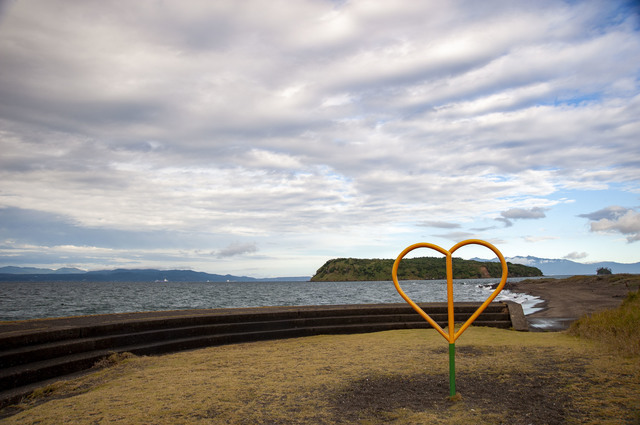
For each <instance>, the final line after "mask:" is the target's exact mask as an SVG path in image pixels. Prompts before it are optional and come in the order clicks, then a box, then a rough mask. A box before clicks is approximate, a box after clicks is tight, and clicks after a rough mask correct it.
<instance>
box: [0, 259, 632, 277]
mask: <svg viewBox="0 0 640 425" xmlns="http://www.w3.org/2000/svg"><path fill="white" fill-rule="evenodd" d="M472 260H476V261H495V259H493V260H486V259H481V258H472ZM506 260H507V261H508V262H510V263H513V264H523V265H525V266H531V267H536V268H538V269H540V270H541V271H542V273H544V275H545V276H554V275H570V276H573V275H594V274H596V271H597V270H598V269H599V268H600V267H607V268H609V269H611V271H612V272H613V273H632V274H640V263H630V264H629V263H616V262H614V261H602V262H598V263H577V262H575V261H571V260H559V259H552V258H539V257H531V256H527V257H509V258H506ZM165 279H166V280H167V281H171V282H268V281H272V282H274V281H292V282H306V281H309V280H310V279H311V276H294V277H274V278H267V279H256V278H253V277H248V276H233V275H230V274H226V275H219V274H211V273H203V272H194V271H192V270H155V269H116V270H99V271H91V272H87V271H85V270H80V269H75V268H61V269H57V270H52V269H41V268H34V267H14V266H8V267H0V281H5V282H6V281H82V280H87V281H94V282H114V281H116V282H155V281H158V282H163V281H164V280H165Z"/></svg>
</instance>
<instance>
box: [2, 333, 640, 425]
mask: <svg viewBox="0 0 640 425" xmlns="http://www.w3.org/2000/svg"><path fill="white" fill-rule="evenodd" d="M456 348H457V352H456V370H457V379H456V383H457V390H458V393H459V394H460V396H461V399H460V400H459V401H450V400H449V398H448V396H449V387H448V370H449V369H448V343H447V341H445V340H444V338H442V337H441V336H440V335H439V334H438V333H436V332H435V331H434V330H424V329H422V330H400V331H388V332H378V333H370V334H358V335H331V336H314V337H308V338H298V339H287V340H277V341H264V342H255V343H244V344H236V345H228V346H221V347H211V348H206V349H201V350H196V351H189V352H181V353H176V354H171V355H165V356H158V357H131V358H126V359H120V360H118V361H116V362H114V364H113V365H111V366H109V367H106V368H103V369H100V370H96V371H95V372H94V373H91V374H89V375H86V376H83V377H81V378H78V379H75V380H72V381H67V382H62V383H58V384H55V385H54V386H50V387H47V388H45V389H43V390H42V391H40V392H39V393H38V394H37V395H36V396H35V397H34V398H33V399H31V400H25V401H24V403H23V404H22V405H21V406H19V407H18V410H19V411H18V413H16V414H14V415H12V416H8V417H4V419H2V420H0V423H2V424H21V425H24V424H56V425H58V424H107V423H108V424H113V423H116V424H117V423H121V424H172V425H173V424H217V423H222V424H296V423H309V424H332V423H360V424H383V423H384V424H387V423H394V424H423V423H429V424H468V423H477V424H493V423H495V424H498V423H506V424H565V423H568V424H571V423H580V424H620V423H631V424H638V423H640V357H639V356H638V355H635V354H631V355H629V354H628V353H627V354H621V352H620V351H619V350H614V349H612V348H610V347H608V346H605V345H604V344H602V343H599V342H597V341H593V340H590V339H585V338H579V337H576V336H571V335H569V334H568V333H566V332H562V333H521V332H515V331H509V330H499V329H494V328H482V327H471V328H469V329H468V330H467V331H466V332H465V333H464V334H463V335H462V336H461V337H460V338H459V339H458V341H457V342H456ZM13 409H14V410H12V411H11V413H13V412H15V411H16V410H15V409H16V408H13ZM6 413H7V412H6V411H5V414H6Z"/></svg>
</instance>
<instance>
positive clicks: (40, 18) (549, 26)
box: [0, 0, 640, 268]
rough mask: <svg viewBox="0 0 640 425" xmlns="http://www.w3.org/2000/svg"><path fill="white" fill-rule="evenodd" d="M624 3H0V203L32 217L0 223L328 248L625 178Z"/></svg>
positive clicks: (520, 209) (95, 239)
mask: <svg viewBox="0 0 640 425" xmlns="http://www.w3.org/2000/svg"><path fill="white" fill-rule="evenodd" d="M5 4H7V3H5ZM627 4H628V3H625V2H618V1H611V2H569V3H567V2H554V1H543V2H541V3H540V2H522V3H519V4H517V5H513V6H512V7H508V8H505V7H504V4H503V2H501V1H493V0H489V1H485V2H482V4H481V5H480V4H477V3H475V2H468V1H462V2H452V3H446V4H439V5H437V6H434V5H433V4H431V3H429V2H415V1H411V0H401V1H398V2H394V3H393V4H386V3H376V4H372V3H371V2H367V1H361V0H354V1H349V2H329V1H326V2H323V1H313V0H309V1H305V0H303V1H299V2H295V3H293V4H292V3H290V2H286V1H275V2H272V3H270V7H269V8H266V9H265V8H264V7H263V6H262V4H261V3H260V2H257V1H246V2H235V1H224V0H222V1H216V2H202V1H190V2H188V3H187V4H186V5H185V4H182V3H172V2H144V1H141V2H130V3H126V5H125V4H120V3H118V2H80V3H79V4H73V5H71V4H70V3H69V2H66V1H62V0H47V1H37V0H34V1H30V2H12V3H11V6H10V7H6V8H4V9H3V10H4V11H3V12H2V18H1V19H2V25H0V57H2V73H0V117H1V118H0V149H1V151H2V155H0V208H8V209H12V208H13V209H17V210H19V211H26V212H39V213H43V214H45V216H37V215H35V213H34V214H31V213H27V214H26V215H25V216H24V220H23V223H24V227H22V229H23V230H24V231H21V233H20V234H19V235H18V233H17V230H11V229H10V228H8V227H7V228H6V229H5V231H4V232H5V235H6V236H5V235H3V234H0V239H2V238H4V239H13V240H16V241H18V242H24V243H27V242H28V243H33V244H34V245H37V246H49V245H51V246H58V245H74V246H84V245H87V246H97V247H103V248H112V249H120V248H123V247H125V246H126V245H127V240H128V241H131V242H130V243H131V244H134V245H135V246H137V247H138V248H140V249H144V250H146V249H150V248H152V247H153V246H154V244H168V245H171V246H172V247H174V248H182V249H184V250H185V251H186V252H189V253H194V252H195V251H198V252H206V253H211V252H214V253H224V252H225V251H226V249H221V248H220V247H225V246H230V244H232V242H233V241H239V242H238V243H239V244H240V245H242V244H246V243H247V242H246V241H247V240H250V241H257V242H256V246H258V245H259V246H260V250H261V253H263V252H265V251H266V250H274V251H269V252H273V253H274V254H273V255H274V256H275V255H276V254H275V253H280V252H282V251H283V249H282V248H281V247H280V246H281V245H286V246H287V248H289V244H292V245H295V246H296V248H299V247H300V246H301V245H302V244H301V243H300V242H299V239H303V240H306V241H308V243H309V244H311V245H313V246H317V247H318V248H317V249H318V250H320V251H321V252H327V251H331V252H333V250H335V249H339V248H336V247H337V246H339V247H345V246H365V245H366V243H365V242H363V240H367V239H368V238H367V237H366V236H368V235H371V234H376V235H383V234H384V235H385V236H384V237H385V238H389V239H391V238H392V237H393V236H388V235H387V233H388V234H391V233H392V231H394V230H396V229H398V228H402V229H403V230H405V231H406V230H407V229H406V227H404V226H405V224H406V223H412V225H411V226H413V228H411V229H410V230H409V231H411V232H415V231H416V229H415V226H416V225H417V226H429V227H435V228H442V229H459V228H460V226H459V225H457V224H455V223H472V222H473V226H474V227H473V228H474V229H489V227H488V226H487V223H489V224H491V223H493V224H496V223H495V222H493V221H492V220H491V217H495V216H498V217H499V219H498V220H499V221H501V222H503V223H504V224H505V227H508V226H510V225H512V224H513V222H514V221H515V220H520V219H534V218H542V217H544V212H545V211H546V210H547V209H548V208H550V207H552V206H553V205H555V204H557V203H558V202H559V201H557V199H558V197H557V196H555V195H557V194H558V192H560V191H564V190H575V189H579V190H604V189H607V188H609V187H613V186H615V187H620V186H624V187H626V188H629V189H628V190H630V191H633V190H637V169H638V164H639V163H640V153H638V149H637V134H639V133H640V123H639V122H638V119H637V117H638V111H639V110H640V91H639V89H638V84H637V74H638V72H637V71H638V69H640V37H638V31H637V28H638V19H637V16H636V15H634V14H633V13H630V12H631V11H630V9H629V8H628V6H627ZM0 5H2V3H0ZM51 16H56V20H52V19H51ZM593 28H597V29H598V30H597V31H594V30H593ZM612 64H614V66H612ZM625 190H627V189H625ZM531 205H536V206H537V207H536V208H530V206H531ZM501 211H502V213H500V212H501ZM39 217H40V218H44V219H45V220H44V221H41V223H46V224H51V225H50V226H48V227H46V226H44V225H43V226H39V225H37V224H35V225H34V226H33V229H34V231H32V232H29V230H28V228H29V222H32V223H37V222H38V218H39ZM486 220H488V221H486ZM37 229H42V231H41V232H37ZM388 229H391V230H388ZM472 231H473V230H472ZM38 233H40V235H38ZM463 233H464V232H463ZM465 234H466V233H465ZM363 235H365V236H363ZM515 238H517V239H520V236H517V237H514V239H515ZM389 239H386V240H385V241H388V240H389ZM455 239H458V236H455ZM268 240H269V241H273V242H272V244H266V243H265V242H266V241H268ZM327 240H328V241H330V242H329V243H328V244H327V246H321V244H322V243H326V241H327ZM345 240H348V241H349V242H348V243H347V242H345ZM119 244H120V245H119ZM296 244H297V245H296ZM380 244H383V243H382V242H380ZM240 251H241V250H240ZM285 251H286V250H285ZM567 251H568V250H563V251H562V252H567ZM145 252H146V251H145ZM149 252H150V251H149ZM229 252H230V253H231V252H233V250H230V251H229ZM149 255H151V254H149ZM190 255H191V254H190ZM193 255H195V254H193ZM346 255H348V253H347V254H346ZM253 257H257V256H253ZM253 257H252V258H253ZM316 268H317V267H316Z"/></svg>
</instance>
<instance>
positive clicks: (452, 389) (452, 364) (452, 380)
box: [449, 343, 456, 398]
mask: <svg viewBox="0 0 640 425" xmlns="http://www.w3.org/2000/svg"><path fill="white" fill-rule="evenodd" d="M455 395H456V344H455V343H453V344H449V396H450V397H452V398H453V397H455Z"/></svg>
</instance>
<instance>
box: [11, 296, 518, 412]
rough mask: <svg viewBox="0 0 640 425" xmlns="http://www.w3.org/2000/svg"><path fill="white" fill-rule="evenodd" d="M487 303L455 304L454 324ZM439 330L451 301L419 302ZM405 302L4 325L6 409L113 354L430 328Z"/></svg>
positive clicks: (505, 318) (500, 311) (490, 316)
mask: <svg viewBox="0 0 640 425" xmlns="http://www.w3.org/2000/svg"><path fill="white" fill-rule="evenodd" d="M480 304H481V303H471V302H467V303H464V302H463V303H456V304H455V306H454V311H455V319H456V322H464V321H466V320H467V319H468V318H469V317H470V316H471V315H472V314H473V313H474V312H475V311H476V309H477V308H478V307H479V306H480ZM420 306H421V308H423V309H424V311H425V312H427V313H428V314H429V315H430V316H431V317H432V318H433V319H434V320H435V321H436V322H437V323H438V324H439V325H440V326H442V327H443V328H444V327H445V326H446V323H447V304H446V303H424V304H422V303H421V304H420ZM473 325H474V326H491V327H499V328H506V329H508V328H513V329H515V330H520V331H526V330H528V327H527V321H526V319H525V317H524V314H523V311H522V307H521V306H520V305H519V304H517V303H513V302H494V303H491V304H490V305H489V306H488V307H487V309H486V310H485V311H484V312H483V313H482V314H481V315H480V316H479V317H478V318H477V319H476V321H475V322H474V324H473ZM429 327H430V325H429V324H428V323H427V322H426V321H424V320H423V319H422V317H420V316H419V315H418V314H417V313H416V312H415V311H413V309H411V307H409V306H408V305H407V304H356V305H324V306H295V307H258V308H234V309H210V310H175V311H155V312H143V313H121V314H107V315H95V316H81V317H66V318H52V319H38V320H25V321H15V322H0V347H1V348H0V407H2V406H6V405H9V404H13V403H16V402H18V401H19V400H20V399H21V398H23V397H25V396H27V395H28V394H30V393H31V392H33V391H34V390H35V389H37V388H39V387H42V386H45V385H47V384H49V383H51V382H53V381H55V380H59V379H63V378H64V377H70V376H73V375H74V374H77V373H82V372H86V371H87V370H89V369H91V368H92V367H93V365H94V364H95V363H96V362H98V361H100V360H102V359H104V358H105V357H108V356H109V355H111V354H113V353H122V352H130V353H133V354H136V355H157V354H164V353H170V352H176V351H181V350H189V349H196V348H203V347H209V346H215V345H223V344H233V343H239V342H251V341H259V340H267V339H281V338H294V337H303V336H311V335H319V334H344V333H364V332H378V331H384V330H393V329H413V328H429Z"/></svg>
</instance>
